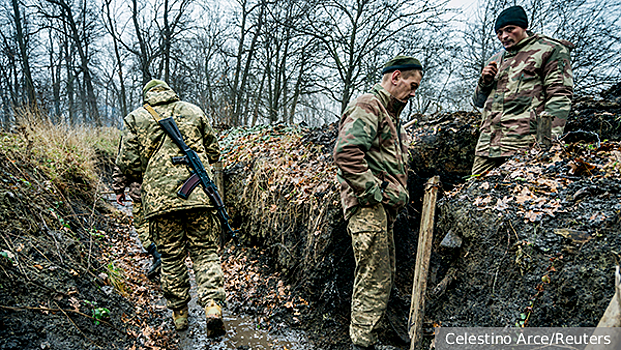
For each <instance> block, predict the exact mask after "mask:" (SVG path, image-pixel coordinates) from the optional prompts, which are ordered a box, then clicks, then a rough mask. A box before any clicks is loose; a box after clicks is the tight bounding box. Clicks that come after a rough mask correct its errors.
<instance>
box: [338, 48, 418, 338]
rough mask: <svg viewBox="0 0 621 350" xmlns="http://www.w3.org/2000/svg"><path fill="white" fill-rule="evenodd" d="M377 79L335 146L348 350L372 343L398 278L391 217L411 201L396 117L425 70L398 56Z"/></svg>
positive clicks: (355, 104) (346, 117) (343, 124)
mask: <svg viewBox="0 0 621 350" xmlns="http://www.w3.org/2000/svg"><path fill="white" fill-rule="evenodd" d="M382 74H383V77H382V81H381V82H380V83H379V84H376V85H375V86H374V87H373V88H372V89H371V91H370V92H369V93H367V94H364V95H362V96H360V97H358V98H357V99H355V100H354V101H352V102H351V103H350V104H349V106H348V107H347V109H346V110H345V112H344V113H343V116H342V117H341V121H340V124H339V134H338V138H337V141H336V144H335V146H334V162H335V163H336V165H337V167H338V173H337V179H338V181H339V183H340V184H341V204H342V206H343V211H344V214H345V219H346V220H349V222H348V225H347V230H348V232H349V234H350V235H351V238H352V248H353V251H354V258H355V260H356V270H355V276H354V290H353V294H352V302H351V324H350V327H349V335H350V337H351V341H352V343H353V349H375V344H376V343H377V334H376V328H377V325H378V323H379V320H380V318H381V317H382V315H383V314H384V313H385V311H386V307H387V305H388V297H389V295H390V290H391V288H392V285H393V283H394V277H395V247H394V239H393V223H394V221H395V218H396V216H397V213H398V212H399V210H400V209H402V208H403V207H404V206H405V205H406V204H407V203H408V201H409V194H408V191H407V175H408V163H407V162H408V145H407V138H408V137H407V134H406V133H405V130H404V129H403V128H402V127H401V121H400V119H399V117H400V114H401V111H403V109H404V108H405V106H406V104H407V102H408V100H409V98H410V97H413V96H414V94H415V92H416V90H417V89H418V87H419V85H420V81H421V79H422V77H423V68H422V66H421V64H420V62H419V61H418V60H417V59H415V58H412V57H406V56H397V57H395V58H394V59H392V60H390V61H388V62H387V63H386V64H385V65H384V69H383V70H382Z"/></svg>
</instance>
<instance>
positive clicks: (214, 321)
mask: <svg viewBox="0 0 621 350" xmlns="http://www.w3.org/2000/svg"><path fill="white" fill-rule="evenodd" d="M205 318H206V319H207V336H208V337H217V336H220V335H223V334H225V333H226V330H225V329H224V321H223V320H222V307H221V306H220V305H218V304H217V303H216V302H215V301H213V300H209V301H208V302H207V304H206V305H205Z"/></svg>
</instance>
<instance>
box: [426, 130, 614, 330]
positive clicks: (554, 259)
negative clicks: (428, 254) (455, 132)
mask: <svg viewBox="0 0 621 350" xmlns="http://www.w3.org/2000/svg"><path fill="white" fill-rule="evenodd" d="M620 164H621V145H620V144H619V143H617V142H606V143H603V144H601V145H600V146H599V147H595V146H594V145H593V144H586V145H579V144H577V145H571V146H568V147H566V148H565V147H560V146H557V147H556V148H554V149H553V150H552V151H550V152H549V153H538V152H531V154H528V155H526V156H524V157H522V158H516V159H512V160H511V161H509V162H507V163H506V164H504V165H503V166H502V167H500V168H499V169H496V170H494V171H492V172H490V173H489V174H487V175H486V176H483V177H481V178H478V179H474V180H471V181H468V182H466V183H465V184H463V185H462V186H460V187H458V188H456V189H455V190H454V191H452V192H449V193H446V195H445V197H444V199H442V200H441V201H440V203H439V215H438V222H437V230H436V234H435V237H434V258H433V268H432V273H431V283H430V288H429V290H428V295H429V298H428V304H427V317H429V318H430V319H431V320H433V321H435V322H437V323H440V324H442V325H445V326H495V327H504V326H515V325H517V326H524V325H528V326H535V327H537V326H539V327H541V326H556V327H561V326H595V325H596V324H597V322H598V321H599V318H600V317H601V316H602V314H603V312H604V310H605V308H606V307H607V305H608V302H609V300H610V297H611V296H612V294H613V285H614V284H613V273H614V265H616V264H618V261H619V253H618V252H619V249H621V237H619V235H618V232H619V230H620V229H621V204H619V203H621V191H620V190H621V180H620V176H619V175H620V173H621V165H620ZM449 232H452V233H453V234H457V235H459V236H461V237H462V238H463V239H464V243H463V247H462V248H461V249H459V250H451V249H446V248H442V247H441V246H440V242H441V240H442V239H443V237H444V236H445V235H446V234H448V233H449ZM447 279H448V282H447ZM447 285H448V286H449V287H448V289H445V288H437V286H444V287H446V286H447Z"/></svg>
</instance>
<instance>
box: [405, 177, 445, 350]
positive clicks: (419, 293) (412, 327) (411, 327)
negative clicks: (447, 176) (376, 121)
mask: <svg viewBox="0 0 621 350" xmlns="http://www.w3.org/2000/svg"><path fill="white" fill-rule="evenodd" d="M438 187H440V177H439V176H434V177H432V178H431V179H429V180H428V181H427V183H426V184H425V197H424V199H423V212H422V214H421V220H420V231H419V234H418V249H417V251H416V265H415V267H414V283H413V284H412V303H411V305H410V319H409V320H408V332H409V334H410V340H411V342H410V350H414V349H415V348H416V345H417V343H419V342H420V340H421V328H422V325H423V316H424V314H425V290H426V289H427V276H428V275H429V260H430V258H431V244H432V242H433V226H434V216H435V213H436V199H437V195H438Z"/></svg>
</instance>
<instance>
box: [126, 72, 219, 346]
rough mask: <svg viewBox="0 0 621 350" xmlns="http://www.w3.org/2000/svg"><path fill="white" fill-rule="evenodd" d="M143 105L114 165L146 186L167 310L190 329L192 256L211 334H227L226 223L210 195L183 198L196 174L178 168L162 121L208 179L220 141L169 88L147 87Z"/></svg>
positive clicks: (130, 118) (130, 120)
mask: <svg viewBox="0 0 621 350" xmlns="http://www.w3.org/2000/svg"><path fill="white" fill-rule="evenodd" d="M143 99H144V106H143V107H140V108H138V109H136V110H134V111H133V112H131V113H130V114H128V115H127V116H126V117H125V118H124V119H123V121H124V130H123V133H122V138H121V147H120V149H119V154H118V156H117V159H116V164H117V165H118V167H119V169H120V170H121V171H122V173H123V174H124V175H125V176H127V177H128V180H129V181H138V182H142V204H143V210H144V217H145V218H146V219H147V220H148V221H149V225H150V228H151V233H152V234H153V240H154V241H155V245H156V246H157V249H158V250H159V252H160V254H161V259H162V271H161V278H160V281H161V284H162V290H163V291H164V297H165V298H166V299H167V304H166V305H167V306H168V308H169V309H171V310H172V311H173V321H174V324H175V328H176V329H177V330H178V331H181V330H185V329H187V328H188V302H189V301H190V280H189V276H188V270H187V268H186V266H185V263H184V260H185V258H186V257H187V255H188V252H189V254H190V258H191V259H192V262H193V264H194V272H195V275H196V283H197V285H198V290H197V292H198V303H199V304H200V305H201V306H203V307H204V309H205V316H206V318H207V335H208V336H217V335H221V334H223V333H224V322H223V320H222V306H223V303H224V298H225V293H224V281H223V278H224V277H223V273H222V267H221V265H220V257H219V256H218V254H217V244H216V242H217V238H218V235H219V232H220V224H219V222H218V221H217V218H216V216H215V209H214V207H213V205H212V203H211V202H210V199H209V197H208V196H207V194H206V193H205V192H204V191H200V190H197V191H192V192H191V194H190V195H189V197H188V198H187V199H182V198H180V197H179V196H178V195H177V190H178V189H179V187H180V186H181V184H183V183H184V181H185V180H186V179H188V178H189V177H190V175H191V173H190V169H189V167H188V165H187V164H184V163H183V162H174V159H180V158H182V156H183V153H182V152H181V150H180V149H179V147H177V145H176V144H175V143H174V142H173V141H172V139H171V137H169V136H168V135H167V134H166V132H165V131H164V129H163V128H162V127H160V125H159V123H158V120H159V119H158V117H159V118H167V117H171V116H172V117H173V118H174V120H175V121H176V123H177V125H178V126H179V130H180V132H181V135H182V136H183V139H184V141H185V143H186V144H187V145H188V146H189V147H190V148H191V149H193V150H194V151H195V152H196V153H197V154H198V157H199V158H200V159H201V161H202V163H203V164H204V165H206V166H205V168H206V171H207V173H208V175H210V176H211V175H212V174H211V168H210V167H209V166H208V165H207V164H209V163H215V162H216V161H217V160H218V158H219V157H220V148H219V146H218V142H217V138H216V135H215V133H214V131H213V129H212V127H211V125H210V123H209V120H208V118H207V116H206V115H205V113H204V112H203V111H202V110H201V109H200V108H199V107H198V106H195V105H193V104H191V103H187V102H183V101H180V100H179V97H178V96H177V94H176V93H175V92H174V91H173V90H172V89H171V88H170V87H169V86H168V84H166V82H163V81H160V80H151V81H150V82H148V83H147V84H146V85H145V87H144V89H143ZM173 157H175V158H173Z"/></svg>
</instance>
